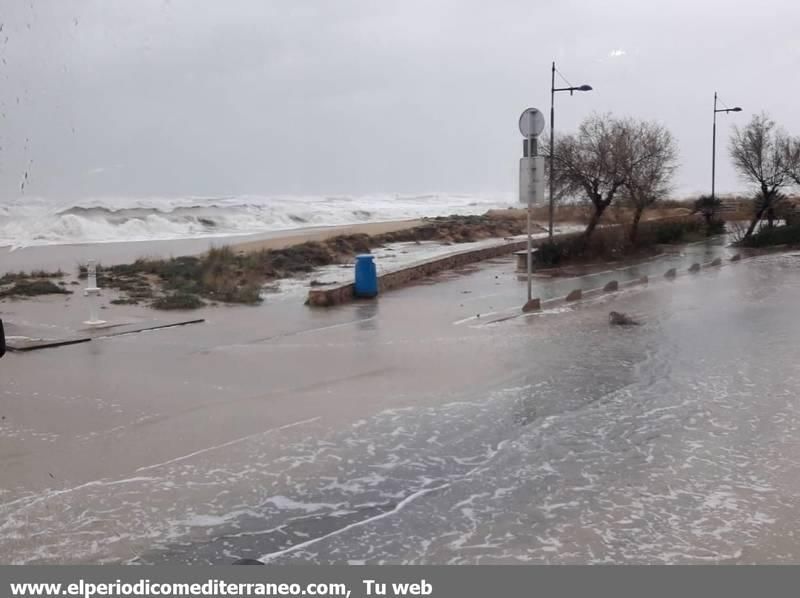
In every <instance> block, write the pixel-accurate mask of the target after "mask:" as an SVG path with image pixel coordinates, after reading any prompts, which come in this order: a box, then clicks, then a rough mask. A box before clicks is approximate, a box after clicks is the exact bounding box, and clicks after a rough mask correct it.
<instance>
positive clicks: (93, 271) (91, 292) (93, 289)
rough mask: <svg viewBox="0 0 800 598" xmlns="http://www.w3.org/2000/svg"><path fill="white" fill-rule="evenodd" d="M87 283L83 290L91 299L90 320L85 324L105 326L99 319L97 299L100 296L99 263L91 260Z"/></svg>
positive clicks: (103, 321) (88, 267) (88, 266)
mask: <svg viewBox="0 0 800 598" xmlns="http://www.w3.org/2000/svg"><path fill="white" fill-rule="evenodd" d="M86 273H87V283H86V288H85V289H84V290H83V295H84V296H85V297H89V319H88V320H86V321H85V322H84V324H86V325H87V326H100V325H101V324H105V323H106V321H105V320H100V319H98V318H97V306H96V303H97V298H98V297H99V296H100V288H99V287H98V286H97V263H96V262H95V261H94V260H89V263H88V265H87V267H86Z"/></svg>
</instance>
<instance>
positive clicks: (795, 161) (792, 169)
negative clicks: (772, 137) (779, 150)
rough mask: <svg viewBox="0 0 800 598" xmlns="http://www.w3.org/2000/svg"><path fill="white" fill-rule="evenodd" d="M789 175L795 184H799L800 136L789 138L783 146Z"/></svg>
mask: <svg viewBox="0 0 800 598" xmlns="http://www.w3.org/2000/svg"><path fill="white" fill-rule="evenodd" d="M783 151H784V153H785V160H786V164H788V166H789V176H790V177H791V178H792V180H793V181H794V184H795V185H800V137H793V138H792V139H789V140H788V141H787V142H786V144H785V145H784V147H783Z"/></svg>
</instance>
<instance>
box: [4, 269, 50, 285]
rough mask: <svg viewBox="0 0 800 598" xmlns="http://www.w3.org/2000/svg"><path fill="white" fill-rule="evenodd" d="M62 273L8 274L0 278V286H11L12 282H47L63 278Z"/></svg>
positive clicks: (40, 271) (41, 271) (36, 271)
mask: <svg viewBox="0 0 800 598" xmlns="http://www.w3.org/2000/svg"><path fill="white" fill-rule="evenodd" d="M63 277H64V272H62V271H61V270H56V271H55V272H47V271H45V270H33V271H31V272H22V271H20V272H9V273H7V274H4V275H3V276H0V285H6V284H11V283H13V282H25V281H29V280H48V279H51V278H63Z"/></svg>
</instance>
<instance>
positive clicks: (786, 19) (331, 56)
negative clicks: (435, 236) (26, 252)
mask: <svg viewBox="0 0 800 598" xmlns="http://www.w3.org/2000/svg"><path fill="white" fill-rule="evenodd" d="M0 23H2V31H0V146H1V147H2V149H0V201H2V200H3V199H7V198H16V197H18V196H19V195H20V187H21V185H22V183H23V182H25V194H26V195H35V196H44V197H54V198H61V197H64V198H67V197H69V198H73V197H74V198H77V197H87V196H103V195H114V196H129V195H130V196H141V195H146V196H154V195H155V196H159V195H164V196H174V195H183V194H194V195H211V194H241V193H257V194H270V193H274V194H283V193H292V194H343V193H351V194H361V193H370V192H423V191H458V192H493V191H515V190H516V180H517V170H516V169H517V159H518V157H519V153H520V149H521V141H520V136H519V133H518V131H517V118H518V115H519V113H520V111H521V110H522V109H523V108H525V107H526V106H530V105H533V106H536V107H539V108H540V109H542V110H543V111H545V112H547V110H548V108H549V83H550V81H549V66H550V61H551V60H553V59H555V60H556V62H557V64H558V67H559V69H560V70H561V71H562V72H563V73H564V74H565V75H567V77H568V78H569V79H570V81H571V82H572V83H574V84H576V85H577V84H580V83H584V82H586V83H590V84H591V85H593V86H594V88H595V91H593V92H591V93H587V94H578V95H576V96H574V97H572V98H570V97H569V96H568V95H566V94H561V95H559V96H558V97H557V106H556V108H557V112H556V128H557V131H559V130H560V131H565V130H570V129H573V128H574V127H575V126H576V124H577V123H578V122H579V121H580V119H581V118H582V117H584V116H586V115H587V114H589V113H591V112H592V111H598V112H605V111H612V112H614V113H615V114H619V115H632V116H636V117H643V118H652V119H657V120H659V121H661V122H663V123H664V124H666V125H667V126H668V127H669V128H670V129H671V130H672V132H673V133H674V134H675V136H676V137H677V139H678V141H679V144H680V150H681V168H680V171H679V173H678V179H677V185H678V188H679V190H680V191H681V192H693V191H704V190H707V189H708V188H709V186H710V161H711V157H710V153H711V108H712V101H713V93H714V90H718V91H719V93H720V96H721V98H722V99H723V100H724V101H725V102H727V103H728V104H729V105H734V104H740V105H741V106H742V107H743V108H744V112H743V113H742V114H739V115H729V116H721V118H720V121H719V125H720V127H719V131H718V133H719V137H718V179H717V183H718V188H719V189H720V190H722V191H726V190H735V189H738V188H741V184H740V183H739V182H738V181H737V179H736V176H735V174H734V173H733V172H732V170H731V168H730V166H729V161H728V159H727V151H726V145H727V137H728V134H729V131H730V129H729V127H730V125H731V124H732V123H734V122H735V123H739V124H744V123H746V122H747V120H748V119H749V117H750V115H751V114H752V113H754V112H759V111H762V110H765V111H767V112H768V113H769V114H770V115H772V116H773V118H775V119H776V120H777V121H778V122H779V123H780V124H781V125H783V126H784V127H785V128H786V129H787V130H789V131H790V132H793V133H795V134H800V111H798V110H797V97H798V92H800V80H798V73H800V35H798V34H797V24H798V23H800V3H799V2H797V1H796V0H763V1H761V2H749V3H739V2H731V1H730V0H725V1H722V0H719V1H717V0H673V1H671V2H652V1H651V2H644V1H642V0H606V1H603V2H598V1H595V0H558V1H551V0H538V1H532V0H528V1H517V0H497V1H491V2H490V1H487V0H479V1H476V0H457V1H456V0H426V1H421V0H419V1H418V0H403V1H375V0H339V1H335V2H334V1H325V2H323V1H316V2H314V1H306V0H285V1H273V0H229V1H223V0H124V1H123V0H80V1H78V0H0ZM26 173H27V177H28V178H27V181H25V174H26Z"/></svg>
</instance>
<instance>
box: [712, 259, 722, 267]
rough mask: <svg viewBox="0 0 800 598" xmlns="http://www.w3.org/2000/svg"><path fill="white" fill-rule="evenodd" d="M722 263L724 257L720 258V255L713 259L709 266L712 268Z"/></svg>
mask: <svg viewBox="0 0 800 598" xmlns="http://www.w3.org/2000/svg"><path fill="white" fill-rule="evenodd" d="M721 265H722V258H719V257H718V258H717V259H715V260H713V261H712V262H711V263H710V264H709V266H711V267H712V268H713V267H714V266H721Z"/></svg>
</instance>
